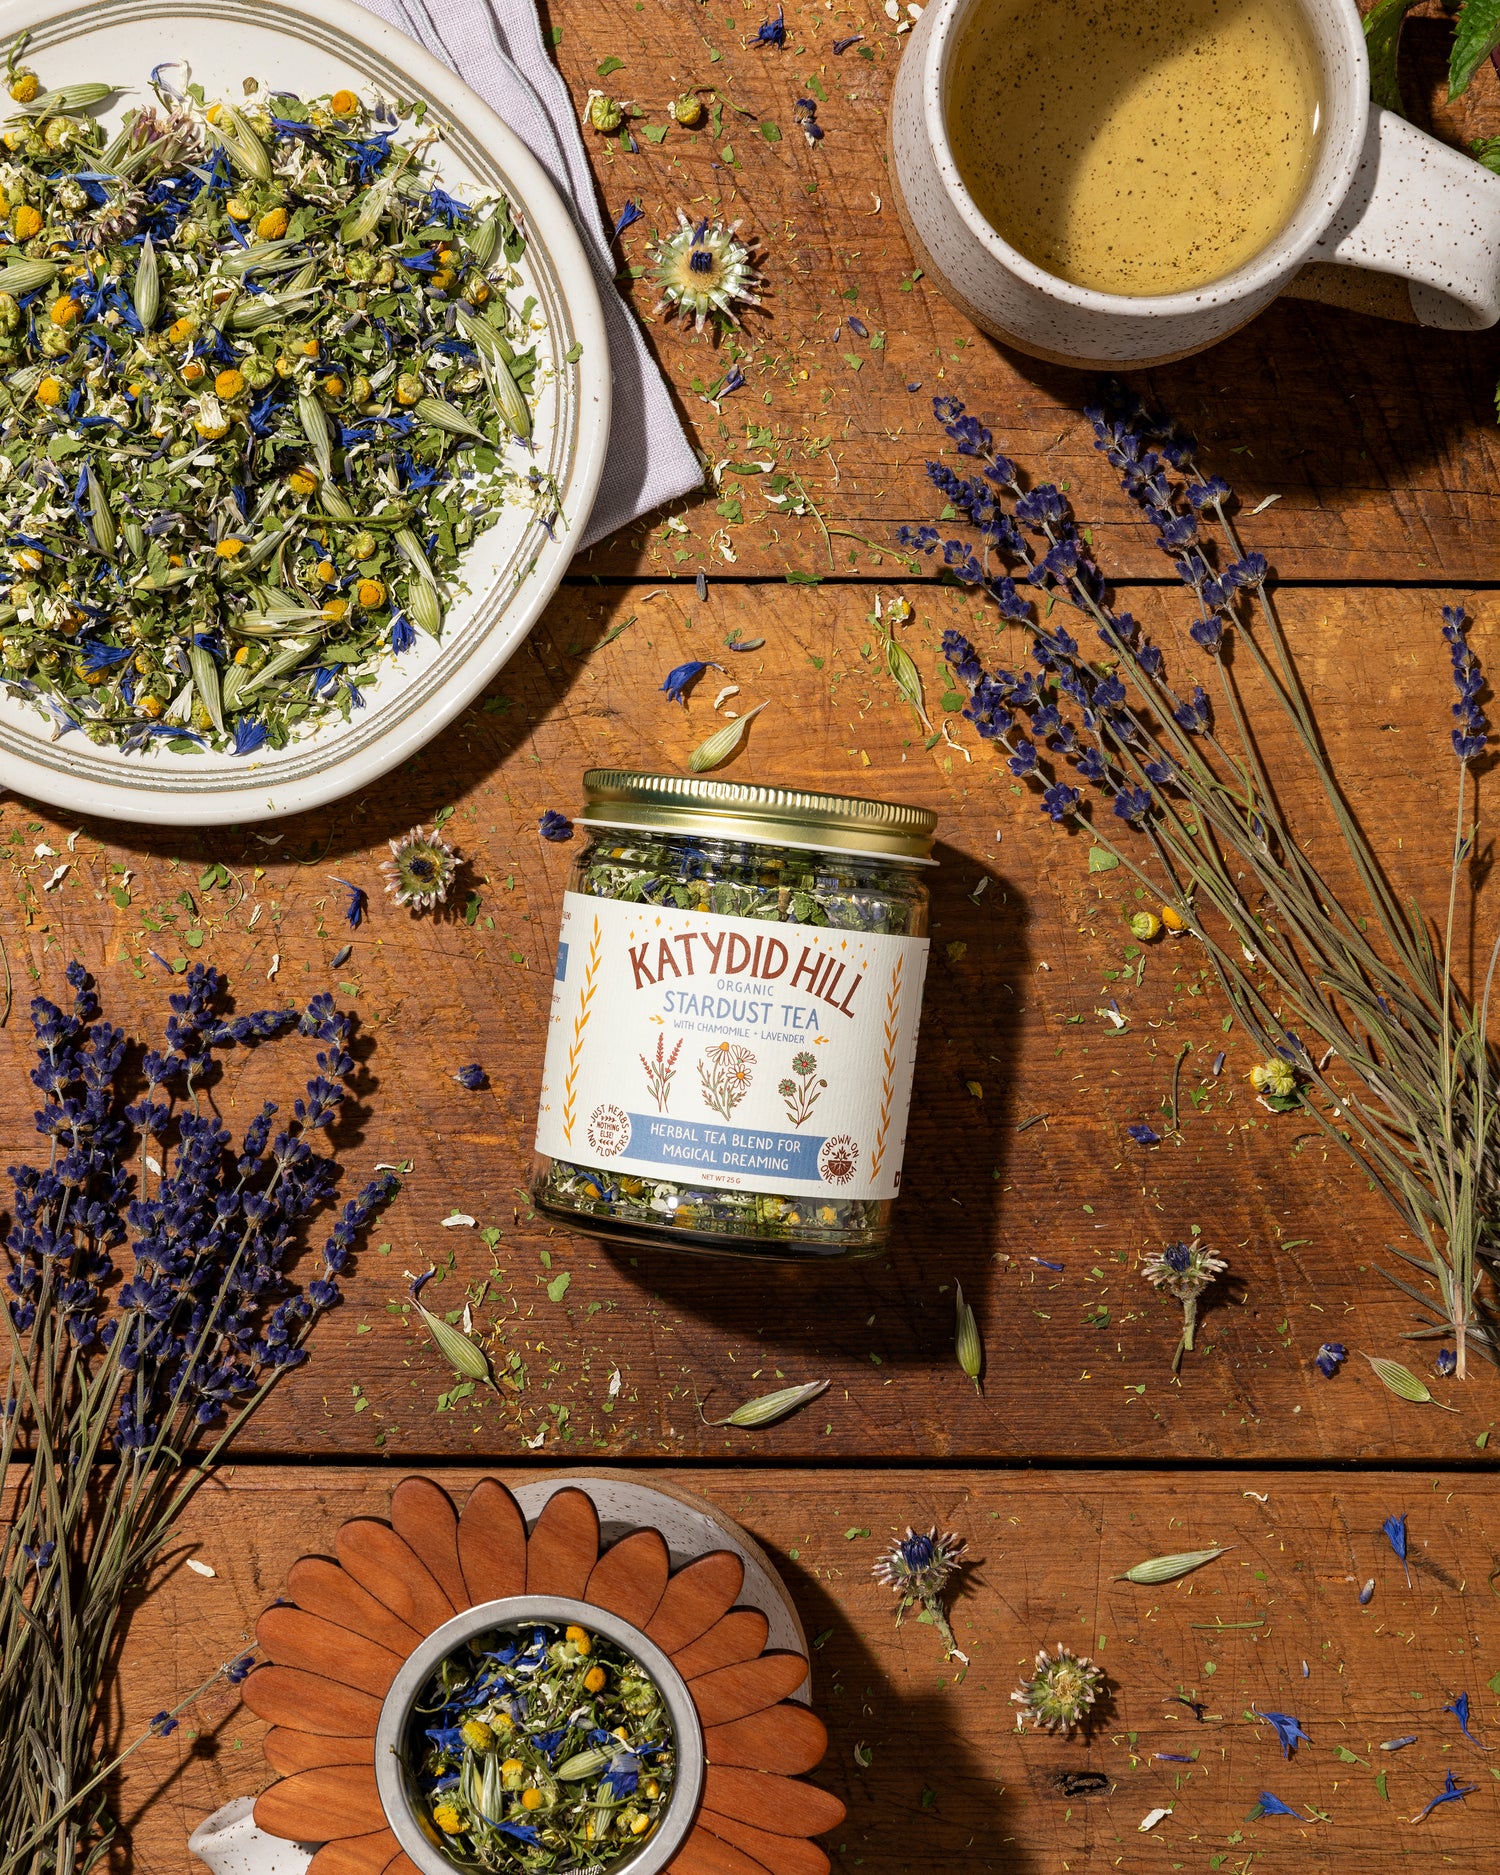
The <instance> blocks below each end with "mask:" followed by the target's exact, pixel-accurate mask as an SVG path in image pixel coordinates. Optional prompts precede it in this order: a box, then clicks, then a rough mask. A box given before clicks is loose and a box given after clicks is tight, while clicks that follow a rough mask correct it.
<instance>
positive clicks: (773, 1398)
mask: <svg viewBox="0 0 1500 1875" xmlns="http://www.w3.org/2000/svg"><path fill="white" fill-rule="evenodd" d="M827 1388H828V1382H827V1381H826V1380H809V1381H807V1382H805V1383H804V1384H803V1385H802V1386H800V1387H782V1388H780V1389H778V1391H777V1392H775V1393H763V1394H761V1395H760V1396H759V1398H758V1399H754V1400H746V1402H745V1404H744V1405H743V1406H737V1407H736V1408H735V1409H734V1411H733V1412H732V1413H731V1414H730V1415H729V1416H728V1418H727V1419H703V1423H704V1425H705V1426H738V1427H740V1428H741V1429H742V1430H751V1429H753V1428H755V1427H758V1426H772V1425H774V1424H775V1423H776V1421H777V1420H778V1419H785V1418H786V1417H787V1415H788V1414H789V1413H795V1412H796V1410H797V1408H798V1407H799V1406H806V1405H807V1403H808V1401H809V1400H815V1399H817V1397H818V1395H819V1394H820V1393H824V1392H826V1391H827ZM698 1416H699V1418H700V1419H702V1418H703V1409H702V1407H701V1406H700V1407H699V1409H698Z"/></svg>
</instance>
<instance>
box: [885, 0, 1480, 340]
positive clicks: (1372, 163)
mask: <svg viewBox="0 0 1500 1875" xmlns="http://www.w3.org/2000/svg"><path fill="white" fill-rule="evenodd" d="M983 3H984V0H929V3H928V5H927V7H926V10H925V11H924V13H923V15H922V17H921V20H920V21H919V22H918V24H917V26H916V29H915V30H914V31H913V33H912V34H911V37H910V39H909V40H908V41H907V45H906V52H905V55H904V57H903V58H902V61H901V69H900V72H899V73H898V75H897V79H896V89H895V96H894V98H893V99H892V103H891V125H890V142H891V155H892V163H893V173H894V175H895V178H896V182H897V184H898V192H897V207H898V210H899V212H900V215H901V220H902V225H903V226H904V227H905V229H906V232H907V235H908V236H909V238H910V240H911V243H912V247H913V249H914V251H915V252H916V254H917V257H918V259H919V260H920V261H921V263H922V265H923V267H924V268H925V269H926V270H927V271H928V272H929V273H930V274H931V275H932V276H933V277H934V279H935V280H936V281H937V283H938V284H939V285H940V286H941V287H942V289H943V291H944V292H945V293H946V294H947V295H948V297H949V298H950V299H951V300H952V301H953V302H954V303H955V304H956V305H957V306H959V307H960V308H961V309H962V310H963V311H964V312H965V313H967V314H968V316H969V317H970V318H971V319H972V320H973V321H974V323H975V324H976V325H978V326H981V327H982V328H983V329H984V330H985V331H986V332H989V333H991V334H993V336H994V337H996V338H998V339H1001V340H1003V341H1004V342H1005V343H1006V344H1008V345H1013V346H1015V347H1016V348H1017V349H1018V350H1020V351H1024V352H1028V353H1030V354H1031V356H1032V357H1035V358H1045V359H1050V360H1051V361H1053V362H1054V363H1058V364H1077V365H1144V364H1161V363H1164V362H1165V361H1166V360H1168V359H1171V358H1183V357H1186V356H1187V355H1188V353H1190V352H1196V351H1202V350H1203V349H1204V347H1205V346H1209V345H1213V344H1216V343H1217V342H1218V340H1220V339H1221V338H1223V337H1224V336H1225V335H1226V334H1227V333H1230V332H1233V331H1235V330H1236V328H1237V327H1239V326H1242V325H1244V324H1245V323H1246V322H1247V321H1248V320H1250V319H1253V318H1254V317H1255V315H1256V314H1257V313H1258V312H1259V311H1260V310H1261V309H1262V308H1263V307H1264V306H1267V305H1268V304H1269V303H1270V302H1271V301H1272V300H1273V299H1275V298H1276V296H1277V294H1279V293H1280V292H1282V291H1283V290H1284V289H1285V288H1286V287H1287V286H1288V285H1289V283H1290V282H1291V281H1292V280H1293V278H1294V277H1295V276H1296V275H1297V273H1298V272H1299V270H1300V269H1301V268H1302V267H1303V266H1304V265H1305V264H1307V263H1309V262H1322V263H1325V264H1326V263H1332V264H1333V265H1334V266H1337V267H1348V268H1363V269H1366V270H1367V271H1369V272H1371V273H1375V274H1382V275H1385V276H1387V282H1386V284H1387V286H1388V287H1389V285H1391V284H1393V283H1401V284H1404V286H1405V289H1406V293H1407V294H1408V295H1409V296H1410V306H1411V313H1412V315H1413V316H1414V318H1415V320H1416V323H1417V324H1418V325H1424V326H1441V327H1446V328H1447V329H1449V330H1450V331H1460V332H1474V331H1479V330H1481V329H1482V328H1484V327H1486V326H1492V325H1494V324H1495V323H1496V321H1497V320H1500V176H1495V175H1492V174H1491V173H1490V171H1489V170H1487V169H1484V168H1482V167H1481V166H1480V164H1478V163H1476V162H1474V161H1472V160H1471V159H1470V158H1469V157H1467V156H1461V155H1460V154H1458V152H1457V151H1455V150H1451V149H1449V148H1448V147H1447V146H1446V145H1445V144H1441V143H1439V142H1437V141H1436V140H1435V139H1434V138H1432V137H1429V136H1427V135H1426V134H1425V133H1424V132H1422V131H1420V130H1416V129H1413V127H1412V126H1411V125H1410V124H1408V123H1406V122H1404V121H1403V119H1401V118H1399V117H1396V116H1393V115H1392V113H1391V112H1389V111H1384V110H1378V109H1376V108H1374V107H1373V106H1372V104H1371V102H1370V64H1369V58H1368V56H1367V54H1366V51H1365V39H1364V32H1363V30H1362V28H1361V25H1360V17H1359V9H1358V7H1357V6H1356V5H1355V0H1301V5H1302V11H1303V13H1304V15H1305V17H1306V20H1307V24H1308V28H1309V32H1310V34H1311V37H1312V41H1313V44H1314V46H1315V48H1316V50H1317V55H1318V59H1319V63H1320V67H1321V71H1322V80H1323V98H1324V108H1323V121H1322V124H1321V126H1320V128H1319V135H1318V144H1317V151H1316V155H1315V159H1314V168H1313V174H1312V177H1311V180H1310V181H1309V183H1308V185H1307V189H1306V192H1305V194H1304V196H1303V198H1302V203H1301V206H1300V207H1299V208H1298V209H1297V211H1296V213H1295V214H1294V215H1293V216H1292V218H1291V220H1290V221H1289V222H1288V223H1287V224H1286V225H1285V227H1283V228H1282V230H1281V232H1280V233H1279V234H1278V235H1277V236H1276V237H1275V239H1274V240H1272V241H1271V242H1270V243H1269V244H1268V245H1267V246H1265V247H1263V248H1262V249H1261V250H1260V252H1259V253H1258V254H1256V255H1255V256H1254V257H1253V258H1252V259H1251V260H1249V261H1247V262H1245V264H1244V265H1243V266H1240V267H1237V268H1236V269H1235V270H1234V271H1233V272H1232V273H1228V274H1225V275H1224V276H1223V278H1222V279H1219V280H1213V281H1210V282H1208V283H1207V284H1206V285H1204V286H1198V287H1194V288H1192V289H1191V290H1189V291H1186V292H1181V293H1163V294H1159V295H1151V296H1141V297H1136V296H1133V295H1125V294H1120V293H1102V292H1098V291H1096V290H1095V289H1093V288H1090V287H1082V286H1075V285H1074V284H1073V283H1072V282H1071V281H1068V280H1062V279H1059V278H1058V277H1057V276H1056V275H1055V274H1050V273H1048V272H1047V271H1046V270H1045V269H1044V268H1042V267H1039V266H1037V264H1036V262H1035V261H1032V260H1028V259H1027V257H1026V256H1025V255H1024V254H1023V253H1021V252H1020V251H1019V249H1017V248H1014V247H1012V246H1011V245H1010V243H1009V242H1008V241H1005V240H1003V239H1002V238H1001V236H1000V235H998V234H997V233H996V232H995V230H994V228H992V227H991V226H990V224H989V223H988V222H987V221H986V220H985V218H984V216H983V215H982V214H981V213H980V211H979V209H978V207H977V206H976V204H975V202H974V199H973V197H972V196H971V195H970V194H969V191H968V190H967V188H966V187H965V186H964V183H963V180H962V178H961V177H960V175H959V172H958V165H957V163H956V162H955V161H954V157H953V149H952V145H951V143H950V140H949V136H948V128H947V123H946V113H945V106H946V101H947V92H948V85H949V82H950V77H951V73H952V65H953V54H954V51H955V48H956V46H957V43H958V40H959V38H960V36H961V34H962V31H963V27H964V24H965V22H966V21H967V20H968V18H969V15H970V13H971V12H972V11H973V9H974V7H975V6H978V5H982V4H983ZM997 56H1001V57H1003V56H1004V55H1003V50H1002V51H999V52H997ZM1403 310H1404V309H1403Z"/></svg>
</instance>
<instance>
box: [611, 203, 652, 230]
mask: <svg viewBox="0 0 1500 1875" xmlns="http://www.w3.org/2000/svg"><path fill="white" fill-rule="evenodd" d="M645 213H646V211H645V210H644V209H643V208H642V207H641V206H640V205H639V203H637V202H627V203H626V204H625V206H624V207H623V208H622V209H621V210H620V213H619V218H618V219H617V220H616V222H615V235H616V237H617V238H618V237H619V236H620V235H622V234H623V233H624V232H625V230H626V229H627V228H629V227H633V226H634V224H635V223H636V222H638V221H643V220H644V219H645Z"/></svg>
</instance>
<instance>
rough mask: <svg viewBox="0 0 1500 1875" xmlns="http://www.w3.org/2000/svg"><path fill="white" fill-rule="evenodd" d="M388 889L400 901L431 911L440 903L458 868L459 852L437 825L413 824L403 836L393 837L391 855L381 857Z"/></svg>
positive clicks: (415, 908) (417, 908)
mask: <svg viewBox="0 0 1500 1875" xmlns="http://www.w3.org/2000/svg"><path fill="white" fill-rule="evenodd" d="M380 870H381V871H382V872H383V873H384V874H385V889H386V891H387V892H390V893H393V894H394V896H395V900H396V903H397V904H398V905H410V906H411V908H412V909H413V910H414V911H428V910H430V909H431V907H432V906H434V905H441V904H442V902H443V900H444V899H445V898H446V897H447V896H448V887H449V886H450V885H452V883H453V875H454V873H455V872H457V870H458V855H457V854H456V853H455V852H454V850H453V848H452V847H451V846H449V844H448V842H447V841H446V840H445V839H444V838H443V836H442V835H441V834H440V833H439V832H438V830H437V828H436V827H434V828H433V830H432V832H431V833H425V832H424V831H423V830H422V828H421V827H413V828H412V830H411V832H410V833H408V834H406V835H405V836H404V837H403V838H402V839H400V840H392V841H391V857H390V858H389V859H387V860H382V862H381V866H380Z"/></svg>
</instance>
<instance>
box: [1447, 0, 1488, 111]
mask: <svg viewBox="0 0 1500 1875" xmlns="http://www.w3.org/2000/svg"><path fill="white" fill-rule="evenodd" d="M1496 46H1500V0H1464V4H1463V7H1462V9H1461V10H1460V12H1459V15H1458V26H1457V28H1456V30H1455V31H1454V34H1453V51H1452V53H1451V54H1450V56H1449V60H1448V96H1449V97H1450V98H1457V97H1460V96H1462V94H1463V93H1464V92H1465V91H1467V90H1468V88H1469V80H1470V79H1471V78H1472V77H1473V76H1474V74H1475V72H1477V71H1478V70H1479V67H1480V66H1481V65H1482V64H1483V63H1484V61H1485V60H1486V59H1487V58H1488V57H1489V56H1490V54H1491V53H1492V52H1493V51H1494V50H1495V48H1496Z"/></svg>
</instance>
